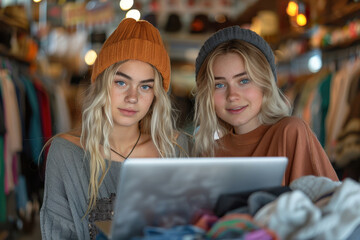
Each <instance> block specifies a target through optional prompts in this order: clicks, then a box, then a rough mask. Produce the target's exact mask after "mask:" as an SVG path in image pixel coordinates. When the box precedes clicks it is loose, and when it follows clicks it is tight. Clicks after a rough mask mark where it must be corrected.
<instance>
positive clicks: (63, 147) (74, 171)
mask: <svg viewBox="0 0 360 240" xmlns="http://www.w3.org/2000/svg"><path fill="white" fill-rule="evenodd" d="M177 142H178V144H179V145H180V146H181V147H182V148H183V149H184V150H185V151H189V147H190V145H189V143H190V142H189V139H188V138H187V137H186V136H185V135H180V136H179V137H178V140H177ZM106 162H107V163H109V161H108V160H106ZM120 169H121V162H116V161H112V162H111V167H110V169H109V171H108V173H107V174H106V176H105V178H104V180H103V183H102V184H101V186H100V188H99V193H98V199H110V198H111V195H113V194H116V190H117V185H118V180H119V172H120ZM89 177H90V165H89V158H87V157H85V158H84V151H83V149H82V148H80V147H79V146H77V145H75V144H74V143H72V142H70V141H68V140H66V139H64V138H61V137H56V138H54V139H53V141H52V143H51V146H50V150H49V153H48V156H47V162H46V172H45V187H44V201H43V204H42V207H41V211H40V224H41V234H42V239H90V233H89V229H90V228H91V224H90V222H89V215H87V216H86V217H85V218H84V219H82V218H83V216H84V215H85V213H86V210H87V207H88V185H89Z"/></svg>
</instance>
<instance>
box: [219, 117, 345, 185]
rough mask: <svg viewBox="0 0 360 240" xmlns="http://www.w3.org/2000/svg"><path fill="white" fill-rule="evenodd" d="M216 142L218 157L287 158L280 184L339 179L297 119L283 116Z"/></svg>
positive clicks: (324, 154)
mask: <svg viewBox="0 0 360 240" xmlns="http://www.w3.org/2000/svg"><path fill="white" fill-rule="evenodd" d="M217 143H218V147H217V149H216V150H215V156H217V157H235V156H238V157H239V156H240V157H247V156H285V157H287V158H288V165H287V168H286V171H285V175H284V178H283V181H282V183H283V185H289V184H290V183H291V182H292V181H293V180H295V179H297V178H299V177H302V176H306V175H314V176H323V177H328V178H330V179H332V180H334V181H338V180H339V179H338V177H337V175H336V172H335V170H334V168H333V166H332V164H331V162H330V161H329V158H328V156H327V155H326V153H325V151H324V149H323V148H322V146H321V144H320V143H319V141H318V139H317V138H316V136H315V134H314V133H313V132H312V130H311V129H310V127H309V126H308V125H307V124H306V123H305V122H304V121H303V120H302V119H300V118H297V117H285V118H283V119H281V120H280V121H278V122H277V123H275V124H273V125H261V126H260V127H258V128H256V129H255V130H253V131H251V132H249V133H245V134H240V135H237V134H235V133H229V134H227V135H225V136H223V137H222V138H220V139H218V140H217Z"/></svg>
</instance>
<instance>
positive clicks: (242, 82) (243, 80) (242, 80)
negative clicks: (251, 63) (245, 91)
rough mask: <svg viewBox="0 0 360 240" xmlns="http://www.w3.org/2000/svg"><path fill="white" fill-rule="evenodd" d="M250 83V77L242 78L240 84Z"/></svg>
mask: <svg viewBox="0 0 360 240" xmlns="http://www.w3.org/2000/svg"><path fill="white" fill-rule="evenodd" d="M248 83H250V80H249V79H241V80H240V84H248Z"/></svg>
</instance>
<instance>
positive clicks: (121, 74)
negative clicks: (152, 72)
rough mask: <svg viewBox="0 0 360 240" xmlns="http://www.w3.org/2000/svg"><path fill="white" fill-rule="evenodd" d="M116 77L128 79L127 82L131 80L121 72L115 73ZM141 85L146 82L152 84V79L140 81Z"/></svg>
mask: <svg viewBox="0 0 360 240" xmlns="http://www.w3.org/2000/svg"><path fill="white" fill-rule="evenodd" d="M115 75H116V76H121V77H124V78H126V79H129V80H133V79H132V77H130V76H129V75H127V74H125V73H123V72H119V71H117V72H116V73H115ZM140 82H141V83H148V82H154V79H153V78H149V79H145V80H142V81H140Z"/></svg>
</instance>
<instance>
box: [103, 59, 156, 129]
mask: <svg viewBox="0 0 360 240" xmlns="http://www.w3.org/2000/svg"><path fill="white" fill-rule="evenodd" d="M154 81H155V72H154V69H153V68H152V67H151V66H150V64H148V63H145V62H142V61H138V60H128V61H126V62H124V63H123V64H121V65H120V66H119V68H118V69H117V71H116V74H115V77H114V79H113V83H112V86H111V91H110V95H111V96H110V97H111V113H112V116H113V121H114V124H115V126H124V127H130V126H133V125H135V124H136V125H137V124H138V122H139V121H140V120H141V119H143V118H144V116H145V115H146V114H147V112H148V111H149V108H150V106H151V104H152V102H153V100H154V89H153V88H154Z"/></svg>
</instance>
